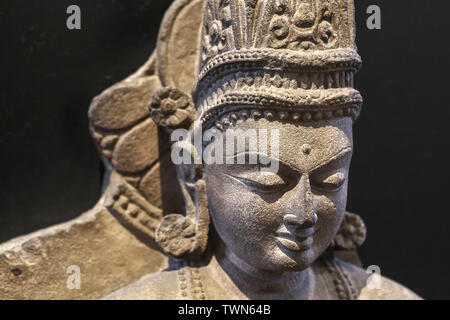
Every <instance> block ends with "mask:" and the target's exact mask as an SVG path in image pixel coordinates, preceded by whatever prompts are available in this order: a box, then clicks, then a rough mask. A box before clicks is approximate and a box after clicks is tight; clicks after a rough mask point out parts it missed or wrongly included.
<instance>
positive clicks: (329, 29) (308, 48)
mask: <svg viewBox="0 0 450 320" xmlns="http://www.w3.org/2000/svg"><path fill="white" fill-rule="evenodd" d="M343 13H344V14H343ZM354 38H355V32H354V25H353V1H349V0H270V1H258V0H207V1H206V4H205V10H204V17H203V23H202V31H201V39H200V51H199V61H198V67H197V68H198V70H197V72H198V79H197V83H196V84H195V86H194V90H193V98H194V101H195V102H196V109H197V119H198V120H201V121H202V122H203V123H204V124H206V125H207V126H210V125H212V124H216V125H217V126H218V127H220V126H223V125H224V123H221V119H222V118H223V117H225V122H227V121H228V120H230V117H229V113H230V110H233V109H234V111H236V110H242V109H246V106H248V108H252V109H255V108H256V109H257V115H258V114H261V116H266V115H268V116H269V117H272V116H273V117H278V118H280V120H284V119H283V118H286V120H288V119H291V120H294V121H296V120H297V121H310V120H321V119H324V118H331V117H340V116H350V117H352V118H353V119H356V117H357V116H358V114H359V111H360V107H361V105H362V97H361V95H360V94H359V92H358V91H357V90H355V89H353V77H354V74H355V72H356V71H357V70H358V68H359V66H360V65H361V59H360V57H359V55H358V53H357V52H356V47H355V41H354ZM275 105H276V106H277V107H275ZM274 108H277V109H283V111H285V110H286V109H287V110H289V111H291V113H288V114H285V113H283V112H282V113H279V112H277V110H276V109H274ZM278 111H281V110H278ZM225 114H227V115H225ZM232 114H233V113H232ZM234 114H235V116H236V115H237V116H239V112H237V113H236V112H235V113H234ZM249 116H251V114H249ZM231 121H232V119H231ZM225 125H226V123H225Z"/></svg>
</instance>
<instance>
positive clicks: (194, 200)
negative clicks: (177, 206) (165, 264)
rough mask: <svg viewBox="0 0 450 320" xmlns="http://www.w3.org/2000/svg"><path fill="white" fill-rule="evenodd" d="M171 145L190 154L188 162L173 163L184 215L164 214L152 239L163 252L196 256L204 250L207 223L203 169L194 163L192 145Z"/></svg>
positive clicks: (208, 221)
mask: <svg viewBox="0 0 450 320" xmlns="http://www.w3.org/2000/svg"><path fill="white" fill-rule="evenodd" d="M172 148H175V149H178V150H176V152H189V153H190V154H191V160H192V161H191V164H180V165H178V166H177V174H178V179H179V183H180V186H181V190H182V192H183V195H184V199H185V214H184V215H183V214H169V215H167V216H165V217H164V218H163V219H162V221H161V223H160V225H159V227H158V229H157V231H156V241H157V243H158V244H159V245H160V246H161V248H162V249H163V251H164V252H165V253H167V254H169V255H172V256H174V257H176V258H186V257H189V256H199V255H201V254H202V253H203V252H204V251H205V249H206V246H207V242H208V231H209V224H210V216H209V211H208V200H207V196H206V184H205V181H204V179H203V170H202V167H201V165H198V164H194V163H196V162H195V161H196V159H197V158H198V155H197V153H196V151H195V148H194V146H193V145H191V144H190V143H188V142H180V143H175V144H174V145H173V146H172Z"/></svg>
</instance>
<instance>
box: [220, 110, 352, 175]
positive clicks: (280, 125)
mask: <svg viewBox="0 0 450 320" xmlns="http://www.w3.org/2000/svg"><path fill="white" fill-rule="evenodd" d="M230 129H234V130H235V131H237V130H239V129H240V130H242V131H243V132H247V133H248V132H249V130H256V132H258V133H259V132H261V131H260V130H263V131H267V139H265V140H266V141H261V140H264V139H259V141H258V144H261V143H266V145H268V150H269V155H271V156H272V157H273V158H277V160H279V161H280V162H282V163H285V164H286V165H289V166H292V167H295V168H299V169H302V170H311V169H315V168H316V167H319V166H320V165H321V164H325V163H327V162H329V161H331V160H334V159H335V158H339V157H340V156H341V155H342V156H350V155H351V151H352V148H353V137H352V120H351V119H350V118H337V119H329V120H323V121H318V122H311V123H292V122H279V121H273V120H272V121H271V120H267V119H264V118H261V119H258V120H254V119H247V120H245V121H238V122H237V123H236V125H234V126H232V127H230V128H229V129H227V130H226V131H225V135H224V136H225V137H226V133H227V131H228V130H230ZM277 136H278V139H276V141H277V142H276V143H278V154H274V153H273V152H271V151H272V150H274V149H273V147H272V144H273V142H275V141H274V140H273V139H272V138H276V137H277ZM259 137H261V135H259ZM263 137H264V136H263ZM226 140H227V139H225V141H224V143H225V144H226V143H227V141H226Z"/></svg>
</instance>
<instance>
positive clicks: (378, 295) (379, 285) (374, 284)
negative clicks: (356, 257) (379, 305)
mask: <svg viewBox="0 0 450 320" xmlns="http://www.w3.org/2000/svg"><path fill="white" fill-rule="evenodd" d="M337 263H338V265H339V266H340V267H341V268H342V270H343V271H345V272H346V273H347V274H348V276H349V277H350V279H351V280H352V283H353V285H354V286H355V290H356V293H357V294H356V295H357V299H358V300H421V299H422V298H421V297H419V296H418V295H417V294H415V293H414V292H412V291H411V290H410V289H408V288H406V287H405V286H403V285H401V284H399V283H397V282H395V281H393V280H391V279H389V278H386V277H383V276H381V275H378V274H372V273H367V271H366V270H364V269H362V268H359V267H357V266H355V265H352V264H350V263H347V262H344V261H341V260H338V259H337ZM369 277H370V279H369Z"/></svg>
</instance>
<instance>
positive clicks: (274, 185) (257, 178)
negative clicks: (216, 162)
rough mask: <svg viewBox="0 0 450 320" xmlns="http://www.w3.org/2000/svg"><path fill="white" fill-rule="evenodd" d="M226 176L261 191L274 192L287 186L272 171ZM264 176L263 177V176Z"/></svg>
mask: <svg viewBox="0 0 450 320" xmlns="http://www.w3.org/2000/svg"><path fill="white" fill-rule="evenodd" d="M225 175H226V176H228V177H230V178H232V179H234V180H236V181H238V182H240V183H242V184H244V185H245V186H246V187H248V188H250V189H253V190H258V191H261V192H274V191H278V190H282V189H284V188H286V187H287V185H288V184H287V182H286V181H285V180H284V179H283V178H282V177H280V176H279V175H277V174H274V173H249V174H246V175H245V177H244V176H234V175H230V174H225ZM263 176H264V177H263Z"/></svg>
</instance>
